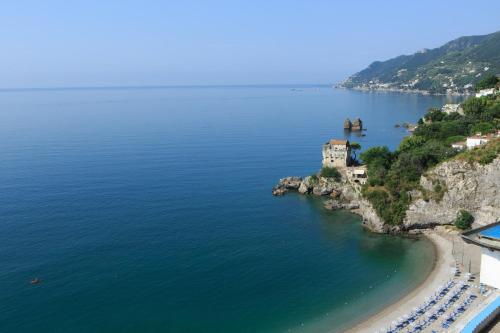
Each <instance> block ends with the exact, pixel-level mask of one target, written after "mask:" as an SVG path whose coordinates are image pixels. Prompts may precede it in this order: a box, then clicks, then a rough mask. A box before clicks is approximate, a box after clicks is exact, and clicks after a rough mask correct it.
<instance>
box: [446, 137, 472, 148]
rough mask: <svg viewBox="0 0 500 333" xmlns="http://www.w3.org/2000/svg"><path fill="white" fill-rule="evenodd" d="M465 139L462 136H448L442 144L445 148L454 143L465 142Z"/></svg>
mask: <svg viewBox="0 0 500 333" xmlns="http://www.w3.org/2000/svg"><path fill="white" fill-rule="evenodd" d="M466 139H467V137H466V136H464V135H454V136H450V137H448V138H446V140H444V143H445V145H447V146H451V144H453V143H455V142H460V141H465V140H466Z"/></svg>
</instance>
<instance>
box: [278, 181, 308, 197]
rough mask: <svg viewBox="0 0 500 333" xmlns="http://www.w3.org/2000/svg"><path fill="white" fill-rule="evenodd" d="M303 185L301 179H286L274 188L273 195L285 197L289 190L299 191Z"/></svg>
mask: <svg viewBox="0 0 500 333" xmlns="http://www.w3.org/2000/svg"><path fill="white" fill-rule="evenodd" d="M301 183H302V178H301V177H286V178H282V179H280V181H279V182H278V184H277V185H276V186H275V187H273V191H272V193H273V195H276V196H281V195H284V194H285V193H286V192H288V191H289V190H297V189H298V188H299V187H300V184H301Z"/></svg>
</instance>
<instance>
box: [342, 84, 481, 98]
mask: <svg viewBox="0 0 500 333" xmlns="http://www.w3.org/2000/svg"><path fill="white" fill-rule="evenodd" d="M333 88H334V89H344V90H352V91H361V92H395V93H402V94H416V95H429V96H457V97H462V96H473V95H474V93H472V92H461V93H459V92H452V93H436V92H430V91H428V90H412V89H399V88H363V87H349V88H348V87H343V86H337V85H334V86H333Z"/></svg>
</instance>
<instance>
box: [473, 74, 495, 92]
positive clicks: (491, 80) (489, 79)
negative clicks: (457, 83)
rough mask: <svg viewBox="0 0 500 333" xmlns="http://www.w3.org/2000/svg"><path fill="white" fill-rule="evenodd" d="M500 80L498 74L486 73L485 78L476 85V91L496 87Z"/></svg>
mask: <svg viewBox="0 0 500 333" xmlns="http://www.w3.org/2000/svg"><path fill="white" fill-rule="evenodd" d="M499 81H500V80H499V79H498V77H497V76H496V75H493V74H489V75H486V76H485V77H484V79H482V80H481V81H479V82H478V83H476V86H475V88H476V91H479V90H481V89H488V88H494V87H495V86H496V85H497V83H498V82H499Z"/></svg>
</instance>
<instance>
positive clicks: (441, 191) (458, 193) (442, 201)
mask: <svg viewBox="0 0 500 333" xmlns="http://www.w3.org/2000/svg"><path fill="white" fill-rule="evenodd" d="M420 185H421V187H422V189H423V191H422V193H421V195H420V196H419V197H417V198H416V199H415V200H414V201H413V202H412V204H411V205H410V207H409V209H408V210H407V211H406V218H405V219H404V221H403V227H404V228H405V229H414V228H425V227H432V226H436V225H442V224H451V223H453V222H454V220H455V218H456V216H457V213H458V211H459V210H461V209H464V210H467V211H468V212H470V213H471V214H472V215H473V216H474V218H475V223H476V224H477V225H485V224H489V223H492V222H495V221H498V220H499V219H500V158H499V157H497V158H496V159H495V160H494V161H493V162H491V163H489V164H487V165H481V164H478V163H469V162H467V161H464V160H460V159H453V160H451V161H447V162H444V163H442V164H439V165H438V166H437V167H435V168H434V169H431V170H430V171H428V172H427V173H426V174H425V175H424V176H422V177H421V179H420Z"/></svg>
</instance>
